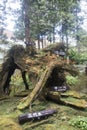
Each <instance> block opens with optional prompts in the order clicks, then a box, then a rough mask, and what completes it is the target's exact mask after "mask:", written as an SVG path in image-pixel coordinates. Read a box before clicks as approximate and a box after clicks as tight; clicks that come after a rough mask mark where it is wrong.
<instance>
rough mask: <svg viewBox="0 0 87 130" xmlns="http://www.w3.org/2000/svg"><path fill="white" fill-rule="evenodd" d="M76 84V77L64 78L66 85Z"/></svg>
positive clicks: (68, 76)
mask: <svg viewBox="0 0 87 130" xmlns="http://www.w3.org/2000/svg"><path fill="white" fill-rule="evenodd" d="M77 82H78V76H76V77H73V76H71V75H67V76H66V83H67V84H68V85H70V86H75V85H76V83H77Z"/></svg>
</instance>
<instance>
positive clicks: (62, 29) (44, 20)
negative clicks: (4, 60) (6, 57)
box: [0, 0, 87, 62]
mask: <svg viewBox="0 0 87 130" xmlns="http://www.w3.org/2000/svg"><path fill="white" fill-rule="evenodd" d="M86 2H87V1H86V0H26V1H25V0H15V1H13V0H2V2H0V46H1V47H0V50H1V52H3V53H4V52H5V51H6V49H5V48H9V47H8V46H9V44H10V46H11V45H13V44H12V43H14V44H16V42H17V41H18V40H21V41H20V43H21V42H22V43H24V42H26V41H27V42H30V41H34V42H35V43H36V46H37V48H38V49H41V48H44V47H46V46H47V45H49V44H53V43H56V42H63V43H64V44H65V46H66V48H67V49H66V50H67V51H68V49H69V51H68V52H69V53H70V57H72V58H74V59H76V60H77V61H78V60H79V59H81V61H84V60H86V58H87V57H86V47H87V44H86V41H87V31H86V27H84V26H83V25H84V21H86V19H87V12H86V9H85V8H86V6H85V5H86V4H87V3H86ZM82 4H83V6H82ZM7 21H10V23H8V22H7ZM12 23H14V29H13V31H12V33H14V34H13V36H12V37H11V38H10V41H9V40H8V37H7V36H6V34H5V33H4V32H5V30H6V28H7V27H8V24H10V26H12ZM84 28H85V29H84ZM13 41H14V42H13ZM8 43H9V44H8ZM2 44H4V45H2ZM2 46H4V48H2ZM72 46H74V47H72ZM83 52H84V54H83ZM78 62H79V61H78Z"/></svg>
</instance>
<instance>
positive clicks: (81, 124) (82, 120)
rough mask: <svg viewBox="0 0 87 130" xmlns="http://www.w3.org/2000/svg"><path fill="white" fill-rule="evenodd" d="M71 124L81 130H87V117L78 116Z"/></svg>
mask: <svg viewBox="0 0 87 130" xmlns="http://www.w3.org/2000/svg"><path fill="white" fill-rule="evenodd" d="M69 124H70V125H72V126H74V127H77V128H80V129H81V130H87V117H83V116H78V117H76V118H73V119H72V120H70V122H69Z"/></svg>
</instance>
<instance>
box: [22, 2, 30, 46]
mask: <svg viewBox="0 0 87 130" xmlns="http://www.w3.org/2000/svg"><path fill="white" fill-rule="evenodd" d="M23 15H24V24H25V43H26V46H28V44H29V43H30V20H29V0H26V1H25V0H23Z"/></svg>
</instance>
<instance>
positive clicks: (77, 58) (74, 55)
mask: <svg viewBox="0 0 87 130" xmlns="http://www.w3.org/2000/svg"><path fill="white" fill-rule="evenodd" d="M69 57H70V59H71V60H73V61H75V62H76V63H77V64H79V63H81V54H79V53H77V51H74V50H71V51H70V52H69Z"/></svg>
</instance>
